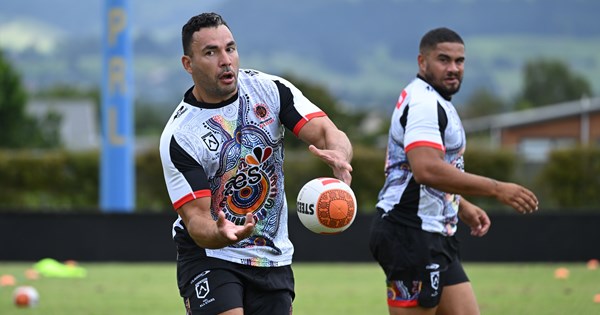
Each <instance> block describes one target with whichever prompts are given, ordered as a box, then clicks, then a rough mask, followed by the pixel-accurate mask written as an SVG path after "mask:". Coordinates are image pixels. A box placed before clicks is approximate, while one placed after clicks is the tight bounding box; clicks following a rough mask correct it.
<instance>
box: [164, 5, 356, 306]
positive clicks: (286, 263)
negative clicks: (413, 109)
mask: <svg viewBox="0 0 600 315" xmlns="http://www.w3.org/2000/svg"><path fill="white" fill-rule="evenodd" d="M182 42H183V56H182V57H181V63H182V64H183V68H184V69H185V71H187V72H188V73H189V74H190V75H191V77H192V80H193V82H194V86H192V87H191V88H190V89H189V90H188V91H187V92H186V93H185V95H184V96H183V100H182V101H181V103H180V104H179V105H177V107H176V108H175V110H174V112H173V114H172V116H171V117H170V119H169V121H168V123H167V125H166V127H165V129H164V131H163V133H162V136H161V139H160V155H161V160H162V165H163V171H164V176H165V181H166V185H167V190H168V192H169V196H170V199H171V202H172V203H173V206H174V208H175V210H176V211H177V213H178V218H177V220H176V221H175V222H174V224H173V231H172V233H173V239H174V241H175V244H176V247H177V282H178V286H179V291H180V294H181V296H182V297H183V300H184V304H185V307H186V310H187V314H246V315H249V314H264V315H279V314H286V315H287V314H291V313H292V301H293V299H294V276H293V272H292V269H291V263H292V254H293V251H294V248H293V245H292V243H291V242H290V240H289V238H288V230H287V220H288V208H287V204H286V198H285V193H284V178H283V175H284V174H283V157H284V152H283V135H284V127H285V128H287V129H289V130H290V131H291V132H293V133H294V134H295V135H296V136H297V137H298V138H300V139H302V140H303V141H305V142H306V143H307V144H309V146H308V149H309V150H310V152H312V153H313V154H314V155H316V156H317V157H319V158H321V159H322V160H323V161H324V162H325V163H327V164H328V165H329V166H330V167H331V168H332V170H333V175H334V176H335V177H337V178H338V179H340V180H342V181H344V182H345V183H347V184H350V182H351V179H352V177H351V174H350V172H351V171H352V167H351V166H350V161H351V158H352V147H351V144H350V141H349V140H348V138H347V136H346V134H345V133H343V132H342V131H340V130H339V129H338V128H337V127H336V126H335V125H334V124H333V122H332V121H331V120H330V119H329V118H328V117H327V115H326V114H325V113H324V112H323V111H321V110H320V109H319V108H318V107H317V106H315V105H314V104H313V103H311V102H310V101H309V100H308V99H307V98H306V97H304V96H303V95H302V93H301V92H300V91H299V90H298V89H297V88H296V87H294V86H293V85H292V84H290V83H289V82H288V81H286V80H284V79H283V78H280V77H277V76H273V75H268V74H265V73H262V72H259V71H256V70H244V69H239V56H238V50H237V45H236V42H235V40H234V38H233V35H232V33H231V31H230V29H229V26H228V25H227V23H226V22H225V21H224V20H223V18H222V17H221V16H220V15H218V14H216V13H203V14H200V15H197V16H194V17H192V18H191V19H190V20H189V21H188V22H187V23H186V24H185V25H184V26H183V29H182Z"/></svg>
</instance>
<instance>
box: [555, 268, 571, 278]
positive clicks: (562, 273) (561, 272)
mask: <svg viewBox="0 0 600 315" xmlns="http://www.w3.org/2000/svg"><path fill="white" fill-rule="evenodd" d="M554 278H556V279H567V278H569V269H567V268H564V267H561V268H556V270H554Z"/></svg>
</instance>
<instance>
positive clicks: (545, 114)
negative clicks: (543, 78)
mask: <svg viewBox="0 0 600 315" xmlns="http://www.w3.org/2000/svg"><path fill="white" fill-rule="evenodd" d="M597 111H600V97H596V98H583V99H581V100H577V101H571V102H564V103H558V104H555V105H548V106H542V107H536V108H532V109H526V110H520V111H514V112H510V113H503V114H497V115H490V116H483V117H478V118H473V119H465V120H463V126H464V128H465V132H467V133H470V132H478V131H486V130H490V129H500V128H507V127H515V126H520V125H527V124H532V123H539V122H544V121H548V120H554V119H558V118H565V117H570V116H579V115H581V114H585V113H592V112H597Z"/></svg>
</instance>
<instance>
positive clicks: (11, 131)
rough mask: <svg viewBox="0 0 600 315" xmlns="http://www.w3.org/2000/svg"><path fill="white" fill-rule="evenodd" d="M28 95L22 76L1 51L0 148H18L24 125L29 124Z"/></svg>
mask: <svg viewBox="0 0 600 315" xmlns="http://www.w3.org/2000/svg"><path fill="white" fill-rule="evenodd" d="M26 102H27V94H26V93H25V89H24V88H23V86H22V84H21V77H20V75H19V74H18V73H17V72H16V71H15V70H14V69H13V67H12V66H11V65H10V63H9V62H8V61H7V60H6V59H5V58H4V53H3V52H2V51H0V126H2V133H3V135H2V137H0V147H5V148H6V147H8V148H13V147H18V146H19V145H20V140H21V139H20V133H21V131H22V129H23V127H22V126H23V124H24V123H26V122H27V115H26V113H25V104H26Z"/></svg>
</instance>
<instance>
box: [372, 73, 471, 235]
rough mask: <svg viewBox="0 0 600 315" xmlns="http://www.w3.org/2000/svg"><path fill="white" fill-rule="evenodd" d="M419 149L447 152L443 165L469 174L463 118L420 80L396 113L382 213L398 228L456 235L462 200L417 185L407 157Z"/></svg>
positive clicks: (406, 92)
mask: <svg viewBox="0 0 600 315" xmlns="http://www.w3.org/2000/svg"><path fill="white" fill-rule="evenodd" d="M419 146H428V147H432V148H435V149H439V150H442V151H444V160H445V161H446V162H447V163H449V164H451V165H453V166H455V167H456V168H458V169H459V170H461V171H464V163H463V152H464V150H465V146H466V138H465V132H464V129H463V126H462V123H461V121H460V118H459V116H458V113H457V112H456V109H455V108H454V106H453V105H452V103H451V102H450V100H448V99H444V98H443V97H442V96H441V95H440V94H439V93H438V92H437V91H436V90H435V89H434V88H433V87H432V86H431V85H429V84H428V83H427V82H426V81H424V80H423V79H422V78H421V77H417V78H415V79H414V80H413V81H412V82H411V83H410V84H409V85H408V86H407V87H406V88H405V89H404V90H403V91H402V94H401V95H400V97H399V99H398V103H397V104H396V108H395V109H394V112H393V115H392V122H391V126H390V133H389V138H388V147H387V154H386V165H385V174H386V180H385V184H384V186H383V188H382V189H381V191H380V192H379V201H378V202H377V207H378V208H381V209H382V210H383V211H384V212H385V213H384V216H385V217H387V219H388V220H391V221H393V222H397V223H400V224H404V225H408V226H412V227H416V228H420V229H422V230H424V231H428V232H433V233H441V234H443V235H453V234H454V233H455V232H456V224H457V222H458V218H457V214H458V204H459V201H460V196H459V195H454V194H448V193H445V192H443V191H440V190H437V189H434V188H432V187H428V186H425V185H420V184H418V183H417V182H416V181H415V179H414V178H413V173H412V171H411V167H410V163H409V162H408V159H407V156H406V153H407V152H408V151H410V150H411V149H413V148H415V147H419Z"/></svg>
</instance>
